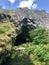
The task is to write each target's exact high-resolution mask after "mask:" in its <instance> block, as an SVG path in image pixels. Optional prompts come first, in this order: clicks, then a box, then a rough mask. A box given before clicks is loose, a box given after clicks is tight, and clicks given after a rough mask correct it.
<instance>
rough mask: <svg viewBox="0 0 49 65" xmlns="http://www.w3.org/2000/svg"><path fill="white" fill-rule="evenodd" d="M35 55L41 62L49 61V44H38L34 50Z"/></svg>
mask: <svg viewBox="0 0 49 65" xmlns="http://www.w3.org/2000/svg"><path fill="white" fill-rule="evenodd" d="M34 55H35V56H36V58H37V59H38V60H40V61H41V62H43V61H44V62H47V61H49V44H48V45H45V46H43V45H41V46H38V47H37V48H36V49H35V50H34Z"/></svg>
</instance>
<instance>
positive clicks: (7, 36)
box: [0, 8, 49, 65]
mask: <svg viewBox="0 0 49 65" xmlns="http://www.w3.org/2000/svg"><path fill="white" fill-rule="evenodd" d="M0 65H49V13H46V11H45V10H30V9H28V8H18V9H15V10H3V9H0Z"/></svg>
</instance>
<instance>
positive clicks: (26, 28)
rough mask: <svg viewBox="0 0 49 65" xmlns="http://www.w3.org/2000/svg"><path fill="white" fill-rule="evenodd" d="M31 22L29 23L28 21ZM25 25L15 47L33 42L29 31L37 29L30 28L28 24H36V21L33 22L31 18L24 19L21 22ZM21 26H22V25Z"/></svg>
mask: <svg viewBox="0 0 49 65" xmlns="http://www.w3.org/2000/svg"><path fill="white" fill-rule="evenodd" d="M28 20H29V21H28ZM20 22H22V23H23V25H22V26H21V34H18V35H17V36H16V40H15V43H14V45H16V46H17V45H20V44H24V43H26V42H31V41H32V40H31V38H30V36H29V31H30V30H32V29H35V26H33V27H32V28H30V27H29V26H28V22H32V23H33V24H35V23H34V20H31V19H29V18H24V19H23V20H22V21H20ZM20 25H21V24H20Z"/></svg>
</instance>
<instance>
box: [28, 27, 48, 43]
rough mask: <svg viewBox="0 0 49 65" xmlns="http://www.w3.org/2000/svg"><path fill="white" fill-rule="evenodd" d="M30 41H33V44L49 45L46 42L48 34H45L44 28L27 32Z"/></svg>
mask: <svg viewBox="0 0 49 65" xmlns="http://www.w3.org/2000/svg"><path fill="white" fill-rule="evenodd" d="M29 35H30V39H31V41H33V43H34V44H47V43H49V40H48V33H47V32H46V30H45V28H44V27H41V26H40V27H37V28H36V29H34V30H31V31H30V32H29Z"/></svg>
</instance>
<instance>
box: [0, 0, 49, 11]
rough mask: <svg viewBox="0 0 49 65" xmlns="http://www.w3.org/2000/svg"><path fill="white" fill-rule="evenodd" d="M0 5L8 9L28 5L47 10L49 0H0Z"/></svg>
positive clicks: (32, 7)
mask: <svg viewBox="0 0 49 65" xmlns="http://www.w3.org/2000/svg"><path fill="white" fill-rule="evenodd" d="M0 7H2V8H3V9H8V10H12V9H16V8H24V7H28V8H29V9H38V10H46V12H49V0H0Z"/></svg>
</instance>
